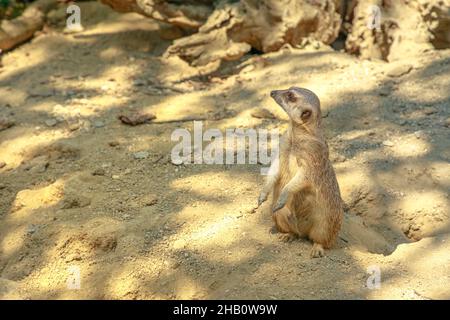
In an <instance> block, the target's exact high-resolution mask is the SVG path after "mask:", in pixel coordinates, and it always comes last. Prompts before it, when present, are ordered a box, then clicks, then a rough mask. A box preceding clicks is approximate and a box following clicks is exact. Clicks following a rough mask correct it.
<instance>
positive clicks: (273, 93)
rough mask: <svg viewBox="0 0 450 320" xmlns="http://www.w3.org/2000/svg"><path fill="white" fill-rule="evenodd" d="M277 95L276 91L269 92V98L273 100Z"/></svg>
mask: <svg viewBox="0 0 450 320" xmlns="http://www.w3.org/2000/svg"><path fill="white" fill-rule="evenodd" d="M276 94H277V90H274V91H271V92H270V96H271V97H272V98H273V97H275V95H276Z"/></svg>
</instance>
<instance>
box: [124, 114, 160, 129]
mask: <svg viewBox="0 0 450 320" xmlns="http://www.w3.org/2000/svg"><path fill="white" fill-rule="evenodd" d="M118 119H119V120H120V121H122V123H124V124H127V125H130V126H137V125H139V124H144V123H149V122H150V121H152V120H154V119H156V115H154V114H153V113H133V114H130V115H119V117H118Z"/></svg>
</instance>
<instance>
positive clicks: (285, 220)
mask: <svg viewBox="0 0 450 320" xmlns="http://www.w3.org/2000/svg"><path fill="white" fill-rule="evenodd" d="M289 92H290V93H289ZM272 97H273V98H274V99H275V100H276V101H277V103H278V104H280V106H282V107H283V109H285V111H286V112H287V113H288V115H289V117H290V125H289V129H288V130H287V132H286V133H285V134H284V136H283V137H282V140H281V144H280V153H279V165H278V170H276V169H274V168H272V169H271V173H269V177H268V179H267V184H266V185H265V187H264V189H263V191H262V192H261V195H260V198H259V203H260V204H261V203H262V202H263V201H265V200H266V199H267V196H268V193H269V192H270V191H271V190H272V195H273V196H272V205H271V208H272V210H273V215H272V217H273V220H274V222H275V225H276V227H277V229H278V231H280V232H283V233H287V234H290V235H292V236H300V237H307V238H309V239H310V240H311V241H312V242H313V248H312V251H311V256H312V257H319V256H323V254H324V248H325V249H327V248H330V247H331V246H332V245H333V243H334V242H335V240H336V237H337V235H338V232H339V230H340V227H341V223H342V217H343V208H342V200H341V195H340V191H339V186H338V183H337V180H336V175H335V173H334V170H333V167H332V165H331V163H330V161H329V158H328V145H327V143H326V141H325V138H324V136H323V134H322V128H321V113H320V102H319V100H318V98H317V96H316V95H315V94H314V93H312V92H311V91H309V90H307V89H302V88H295V87H294V88H290V89H288V90H280V91H274V92H272ZM288 98H290V99H288ZM308 112H309V113H308ZM273 166H274V167H276V166H277V164H276V163H274V164H273Z"/></svg>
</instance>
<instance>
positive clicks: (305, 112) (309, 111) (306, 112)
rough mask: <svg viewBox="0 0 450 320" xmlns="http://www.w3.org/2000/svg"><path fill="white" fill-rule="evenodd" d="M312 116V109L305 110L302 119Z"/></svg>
mask: <svg viewBox="0 0 450 320" xmlns="http://www.w3.org/2000/svg"><path fill="white" fill-rule="evenodd" d="M310 116H311V110H305V111H303V112H302V115H301V117H302V119H308V118H309V117H310Z"/></svg>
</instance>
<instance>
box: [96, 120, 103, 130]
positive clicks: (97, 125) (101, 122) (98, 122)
mask: <svg viewBox="0 0 450 320" xmlns="http://www.w3.org/2000/svg"><path fill="white" fill-rule="evenodd" d="M104 126H105V123H104V122H103V121H101V120H95V121H94V127H96V128H102V127H104Z"/></svg>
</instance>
